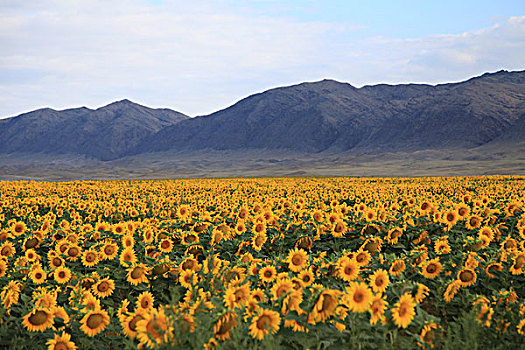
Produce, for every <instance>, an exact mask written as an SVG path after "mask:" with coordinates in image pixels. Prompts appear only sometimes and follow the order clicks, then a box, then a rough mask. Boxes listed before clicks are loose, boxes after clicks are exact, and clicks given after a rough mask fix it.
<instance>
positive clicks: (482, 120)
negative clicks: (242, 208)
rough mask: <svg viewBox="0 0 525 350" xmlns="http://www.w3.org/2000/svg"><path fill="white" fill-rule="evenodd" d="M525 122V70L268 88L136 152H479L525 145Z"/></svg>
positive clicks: (162, 134) (172, 129) (163, 133)
mask: <svg viewBox="0 0 525 350" xmlns="http://www.w3.org/2000/svg"><path fill="white" fill-rule="evenodd" d="M524 118H525V71H520V72H507V71H500V72H497V73H488V74H484V75H482V76H480V77H476V78H472V79H470V80H467V81H465V82H461V83H451V84H441V85H436V86H431V85H424V84H401V85H385V84H381V85H374V86H365V87H362V88H355V87H353V86H351V85H349V84H346V83H340V82H337V81H333V80H323V81H319V82H314V83H302V84H299V85H294V86H289V87H281V88H276V89H272V90H268V91H266V92H263V93H259V94H255V95H252V96H249V97H247V98H245V99H243V100H241V101H239V102H237V103H236V104H234V105H233V106H231V107H229V108H226V109H224V110H221V111H218V112H215V113H213V114H210V115H207V116H201V117H196V118H192V119H188V120H185V121H183V122H181V123H178V124H175V125H172V126H167V127H165V128H163V129H162V130H160V131H159V132H157V133H156V134H153V135H151V136H149V137H146V138H145V139H144V140H143V141H142V142H141V143H140V144H139V145H138V146H137V148H136V149H135V150H134V153H135V154H137V153H143V152H158V151H167V150H199V149H202V150H204V149H214V150H242V149H245V150H248V149H266V150H271V149H281V150H292V151H298V152H306V153H311V152H324V151H326V152H348V151H350V152H351V151H359V152H369V153H378V152H384V151H416V150H429V149H450V148H472V147H477V146H480V145H484V144H486V143H488V142H491V141H493V140H496V139H498V138H505V135H507V134H508V135H512V139H513V140H524V139H525V133H524V130H523V129H524V128H523V125H525V121H524ZM519 125H521V126H519ZM514 126H516V127H514Z"/></svg>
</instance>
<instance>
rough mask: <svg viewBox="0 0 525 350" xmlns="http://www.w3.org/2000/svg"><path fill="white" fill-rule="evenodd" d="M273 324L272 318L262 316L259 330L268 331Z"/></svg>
mask: <svg viewBox="0 0 525 350" xmlns="http://www.w3.org/2000/svg"><path fill="white" fill-rule="evenodd" d="M271 323H272V319H271V318H270V316H268V315H262V316H261V317H259V319H258V320H257V328H258V329H268V328H269V327H270V324H271Z"/></svg>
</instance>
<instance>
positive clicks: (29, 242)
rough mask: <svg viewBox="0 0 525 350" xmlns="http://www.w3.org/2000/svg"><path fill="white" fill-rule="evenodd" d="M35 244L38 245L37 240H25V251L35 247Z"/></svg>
mask: <svg viewBox="0 0 525 350" xmlns="http://www.w3.org/2000/svg"><path fill="white" fill-rule="evenodd" d="M37 244H38V239H36V238H31V239H29V240H27V242H26V244H25V246H26V248H27V249H29V248H34V247H36V245H37Z"/></svg>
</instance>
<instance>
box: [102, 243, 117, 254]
mask: <svg viewBox="0 0 525 350" xmlns="http://www.w3.org/2000/svg"><path fill="white" fill-rule="evenodd" d="M104 253H106V255H113V254H114V253H115V248H114V247H113V246H110V245H108V246H106V247H105V248H104Z"/></svg>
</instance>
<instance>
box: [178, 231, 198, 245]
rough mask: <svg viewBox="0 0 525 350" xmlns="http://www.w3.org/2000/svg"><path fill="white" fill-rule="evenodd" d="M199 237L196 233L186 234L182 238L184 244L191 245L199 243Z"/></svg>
mask: <svg viewBox="0 0 525 350" xmlns="http://www.w3.org/2000/svg"><path fill="white" fill-rule="evenodd" d="M199 241H200V239H199V235H198V234H197V233H196V232H184V234H183V236H182V244H184V245H189V244H194V243H199Z"/></svg>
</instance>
